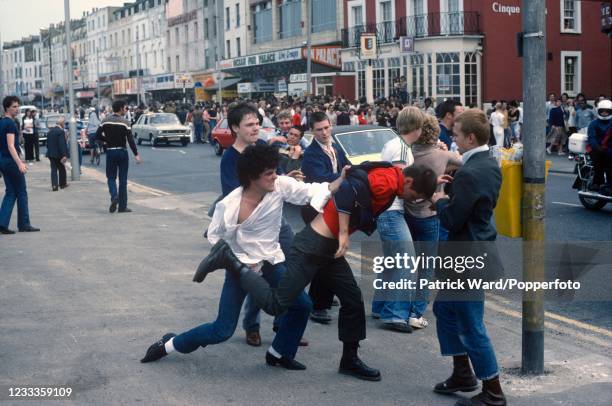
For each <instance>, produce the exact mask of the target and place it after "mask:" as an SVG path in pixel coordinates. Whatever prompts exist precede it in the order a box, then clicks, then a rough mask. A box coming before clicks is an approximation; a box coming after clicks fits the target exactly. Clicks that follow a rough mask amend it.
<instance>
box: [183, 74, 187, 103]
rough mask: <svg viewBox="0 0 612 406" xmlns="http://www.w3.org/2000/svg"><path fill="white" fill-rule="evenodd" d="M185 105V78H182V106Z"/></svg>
mask: <svg viewBox="0 0 612 406" xmlns="http://www.w3.org/2000/svg"><path fill="white" fill-rule="evenodd" d="M186 103H187V96H186V95H185V78H183V104H186Z"/></svg>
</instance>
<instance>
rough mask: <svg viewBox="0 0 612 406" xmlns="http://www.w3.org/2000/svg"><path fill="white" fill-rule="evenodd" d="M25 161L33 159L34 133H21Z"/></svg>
mask: <svg viewBox="0 0 612 406" xmlns="http://www.w3.org/2000/svg"><path fill="white" fill-rule="evenodd" d="M23 144H24V149H25V159H26V161H33V160H34V134H23Z"/></svg>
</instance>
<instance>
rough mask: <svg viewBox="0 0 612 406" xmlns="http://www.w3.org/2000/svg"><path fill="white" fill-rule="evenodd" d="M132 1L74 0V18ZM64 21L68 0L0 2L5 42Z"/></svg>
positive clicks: (71, 12)
mask: <svg viewBox="0 0 612 406" xmlns="http://www.w3.org/2000/svg"><path fill="white" fill-rule="evenodd" d="M129 2H130V1H129V0H70V16H71V17H72V18H73V19H74V18H80V17H81V16H82V15H83V12H84V11H91V9H92V8H94V7H98V8H101V7H106V6H121V5H123V3H129ZM63 20H64V0H0V34H1V35H2V41H3V42H8V41H14V40H18V39H21V38H23V37H27V36H29V35H36V34H38V33H39V32H40V29H41V28H45V27H48V26H49V24H51V23H59V22H61V21H63Z"/></svg>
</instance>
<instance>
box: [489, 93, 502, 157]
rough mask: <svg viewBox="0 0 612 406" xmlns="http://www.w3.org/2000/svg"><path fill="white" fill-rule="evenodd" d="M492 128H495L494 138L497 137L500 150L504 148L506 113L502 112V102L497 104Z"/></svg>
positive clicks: (492, 119) (492, 118)
mask: <svg viewBox="0 0 612 406" xmlns="http://www.w3.org/2000/svg"><path fill="white" fill-rule="evenodd" d="M491 126H492V127H493V136H494V137H495V145H497V147H498V148H503V147H504V113H503V112H502V104H501V102H497V103H496V104H495V111H493V113H491Z"/></svg>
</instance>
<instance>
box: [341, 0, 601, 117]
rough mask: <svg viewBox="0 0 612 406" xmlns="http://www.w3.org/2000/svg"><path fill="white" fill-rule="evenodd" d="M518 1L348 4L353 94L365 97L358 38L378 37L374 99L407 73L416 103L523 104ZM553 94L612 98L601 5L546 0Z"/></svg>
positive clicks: (362, 0) (347, 66) (363, 0)
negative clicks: (407, 49)
mask: <svg viewBox="0 0 612 406" xmlns="http://www.w3.org/2000/svg"><path fill="white" fill-rule="evenodd" d="M521 6H522V1H521V0H499V1H486V0H345V1H344V10H343V12H344V22H345V27H344V29H343V30H342V42H343V51H342V62H343V70H345V71H349V72H351V71H352V72H355V73H356V75H355V89H356V91H355V93H356V95H357V96H358V97H361V96H363V95H364V92H365V83H364V81H365V74H364V73H363V71H364V70H365V64H366V61H363V60H361V59H360V58H359V50H358V38H359V36H360V34H361V33H363V32H375V33H376V34H377V38H378V41H377V42H378V46H379V57H378V58H377V59H376V60H374V61H373V66H374V89H375V91H374V96H375V97H383V96H384V97H388V96H389V95H390V94H392V93H393V92H394V85H393V84H394V82H395V81H396V80H397V78H399V77H401V76H404V77H405V78H406V79H407V80H406V82H407V87H408V93H409V95H410V96H411V98H413V99H414V98H417V99H422V98H424V97H432V98H434V99H435V100H437V101H441V100H443V99H445V98H455V99H459V100H461V101H462V102H463V103H464V104H476V105H481V104H483V103H488V102H491V101H492V100H501V99H505V100H512V99H518V100H520V99H521V97H522V59H521V58H519V57H518V52H517V46H516V33H517V32H520V31H521V19H522V12H523V11H522V9H521ZM546 13H547V14H546V34H545V35H546V46H547V62H546V64H547V69H546V72H547V77H546V80H547V86H546V87H547V89H548V92H549V93H552V92H554V93H556V94H560V93H564V92H566V93H568V94H569V95H570V96H575V95H576V94H578V93H585V94H586V95H587V98H591V99H592V98H594V97H596V96H597V95H599V94H605V95H608V96H609V95H610V94H611V93H612V40H611V39H610V38H609V37H607V36H606V35H605V34H603V33H602V32H601V25H600V13H601V2H597V1H593V2H586V1H564V0H548V1H547V10H546ZM401 36H409V37H413V38H414V52H413V53H409V54H403V53H401V52H400V49H399V44H398V40H399V37H401Z"/></svg>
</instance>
